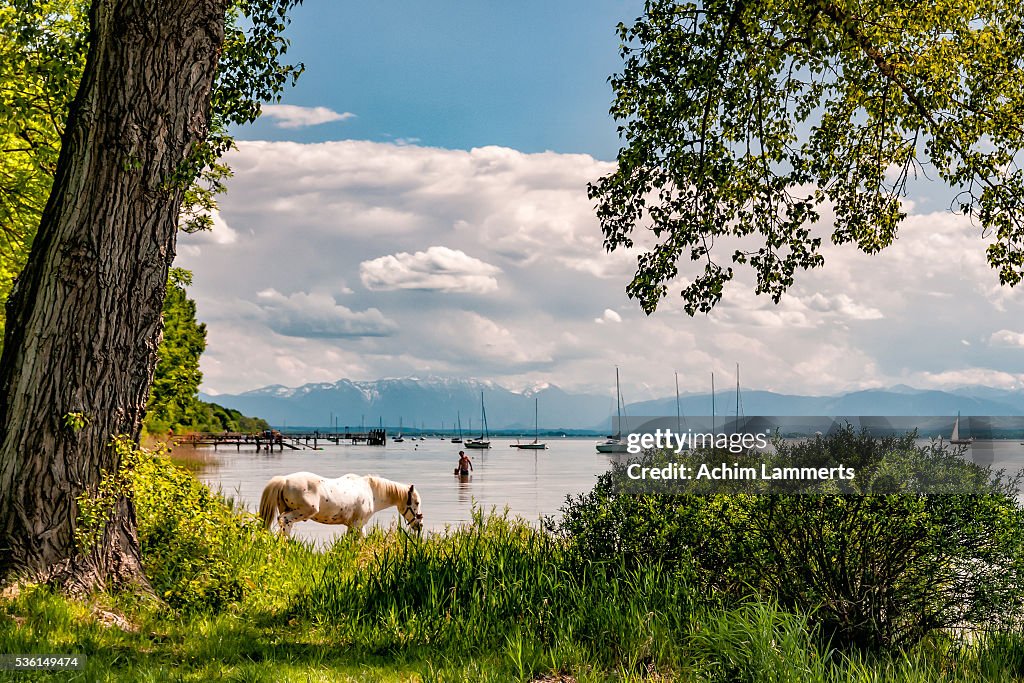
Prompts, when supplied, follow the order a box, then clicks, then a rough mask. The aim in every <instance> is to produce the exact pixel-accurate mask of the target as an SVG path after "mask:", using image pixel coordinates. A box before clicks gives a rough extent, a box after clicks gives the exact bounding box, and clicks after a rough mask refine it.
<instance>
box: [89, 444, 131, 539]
mask: <svg viewBox="0 0 1024 683" xmlns="http://www.w3.org/2000/svg"><path fill="white" fill-rule="evenodd" d="M110 448H112V449H113V450H115V451H117V461H118V462H119V463H120V466H119V467H118V469H117V470H115V471H113V472H104V473H103V476H102V477H101V478H100V482H99V484H98V485H97V486H96V487H95V488H90V489H87V490H85V491H83V492H82V494H81V495H79V496H78V498H76V499H75V503H76V504H77V506H78V519H77V520H76V523H75V545H76V546H78V550H79V552H81V553H87V552H89V551H90V550H92V548H93V547H95V545H96V544H97V543H98V542H99V540H100V539H101V538H102V537H103V534H104V532H105V531H106V528H107V523H108V522H109V520H110V516H111V514H112V513H113V511H114V506H115V505H117V503H118V501H120V500H122V499H123V498H125V497H127V496H129V495H130V494H131V490H132V479H131V478H132V472H133V470H134V469H135V467H136V465H138V462H139V453H138V451H136V449H135V444H134V443H132V441H131V439H129V438H127V437H123V436H122V437H117V438H115V439H114V440H113V442H112V443H111V444H110Z"/></svg>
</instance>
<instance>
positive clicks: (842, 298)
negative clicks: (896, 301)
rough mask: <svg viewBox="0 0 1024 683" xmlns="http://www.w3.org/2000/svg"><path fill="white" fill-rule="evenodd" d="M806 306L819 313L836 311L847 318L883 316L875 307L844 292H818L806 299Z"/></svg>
mask: <svg viewBox="0 0 1024 683" xmlns="http://www.w3.org/2000/svg"><path fill="white" fill-rule="evenodd" d="M807 306H808V307H809V308H811V309H813V310H815V311H819V312H821V313H837V314H839V316H841V317H843V318H846V319H848V320H878V319H880V318H884V317H885V316H884V315H882V312H881V311H880V310H878V309H877V308H874V307H873V306H868V305H866V304H863V303H858V302H856V301H854V300H853V299H851V298H850V297H849V296H847V295H846V294H837V295H835V296H832V297H827V296H825V295H823V294H821V293H820V292H819V293H816V294H815V295H814V296H812V297H811V298H810V299H808V300H807Z"/></svg>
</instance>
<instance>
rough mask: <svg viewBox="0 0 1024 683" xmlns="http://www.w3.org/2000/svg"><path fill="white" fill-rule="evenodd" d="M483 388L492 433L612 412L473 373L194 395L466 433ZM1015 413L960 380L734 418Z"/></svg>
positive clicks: (751, 399)
mask: <svg viewBox="0 0 1024 683" xmlns="http://www.w3.org/2000/svg"><path fill="white" fill-rule="evenodd" d="M481 392H483V395H484V400H485V403H486V410H487V421H488V426H489V428H490V429H491V430H515V431H523V432H527V431H532V429H533V413H534V399H537V401H538V405H539V412H540V427H541V429H547V430H564V431H570V430H581V431H596V432H601V431H603V430H608V429H609V427H610V424H611V423H610V417H612V416H614V415H615V400H614V398H613V397H611V396H602V395H597V394H576V393H569V392H566V391H564V390H562V389H560V388H558V387H556V386H554V385H550V384H543V385H538V386H536V387H533V388H530V389H527V390H525V391H512V390H510V389H507V388H505V387H502V386H500V385H498V384H496V383H494V382H490V381H484V380H476V379H447V378H437V377H428V378H424V379H419V378H414V377H408V378H401V379H380V380H374V381H353V380H348V379H342V380H339V381H337V382H334V383H315V384H304V385H303V386H301V387H295V388H291V387H285V386H282V385H272V386H267V387H263V388H261V389H254V390H252V391H247V392H244V393H241V394H217V395H206V394H200V398H202V399H203V400H207V401H212V402H215V403H218V404H220V405H222V406H225V407H228V408H234V409H236V410H240V411H242V413H244V414H246V415H254V416H259V417H262V418H264V419H266V420H267V421H268V422H270V423H271V424H273V425H275V426H277V427H281V426H288V427H299V426H302V427H315V428H326V427H329V426H331V424H332V419H335V418H336V420H337V425H338V426H339V427H340V428H344V427H352V428H355V427H359V426H360V425H365V426H366V427H374V426H377V425H378V424H381V423H383V424H384V425H386V426H388V427H389V428H391V429H394V428H395V427H397V426H398V425H399V423H400V422H401V424H402V425H403V426H404V428H405V429H406V430H415V429H425V430H426V431H429V432H434V431H438V430H442V431H444V432H446V433H447V432H451V431H453V430H454V429H455V427H456V420H457V419H460V420H461V424H462V430H463V432H465V433H466V434H472V433H474V432H478V431H479V429H480V415H481V410H480V394H481ZM679 403H680V408H681V410H682V413H683V415H710V414H711V411H712V403H711V394H710V392H709V393H704V394H696V393H689V394H685V395H683V396H681V397H680V401H679ZM625 410H626V413H627V414H628V415H629V416H641V415H649V416H655V415H668V416H674V415H675V414H676V399H675V396H670V397H668V398H660V399H654V400H650V401H642V402H637V403H630V404H628V405H627V406H626V408H625ZM715 412H716V413H717V414H718V415H722V416H730V415H735V413H736V395H735V392H734V391H728V392H725V391H722V392H717V393H716V395H715ZM957 413H960V414H962V415H964V416H965V417H966V416H971V415H991V416H1006V415H1024V392H1021V391H1008V390H1002V389H994V388H991V387H983V386H965V387H960V388H957V389H952V390H949V391H937V390H926V389H915V388H913V387H908V386H905V385H897V386H894V387H890V388H888V389H867V390H863V391H854V392H849V393H844V394H839V395H835V396H800V395H792V394H779V393H774V392H771V391H757V390H743V391H742V392H741V393H740V414H741V415H772V416H794V415H835V416H838V415H851V416H853V415H878V416H899V415H905V416H916V415H956V414H957Z"/></svg>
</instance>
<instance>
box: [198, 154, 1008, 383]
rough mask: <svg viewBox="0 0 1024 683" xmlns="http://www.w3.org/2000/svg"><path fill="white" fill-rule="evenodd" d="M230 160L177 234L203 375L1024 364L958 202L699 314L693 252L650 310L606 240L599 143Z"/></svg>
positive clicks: (829, 371) (307, 377) (632, 378)
mask: <svg viewBox="0 0 1024 683" xmlns="http://www.w3.org/2000/svg"><path fill="white" fill-rule="evenodd" d="M227 161H228V163H230V165H231V166H232V168H233V169H234V171H235V177H234V178H232V179H231V180H230V182H229V184H230V187H229V192H228V193H227V194H226V195H225V196H224V197H223V199H222V201H221V206H222V208H221V211H222V216H220V217H219V218H218V221H222V222H223V225H224V226H225V227H227V230H229V231H230V232H226V231H225V232H223V233H218V231H217V229H215V230H214V232H213V233H211V234H209V235H182V236H181V237H180V240H179V242H180V249H179V260H180V264H179V265H182V266H184V267H187V268H191V269H192V270H193V271H194V273H195V285H194V287H193V288H192V290H191V291H192V293H193V295H194V296H195V297H196V299H197V302H198V305H199V316H200V318H201V319H203V320H206V321H207V322H208V323H209V325H210V343H209V347H208V352H207V354H206V355H204V361H203V363H204V365H203V369H204V372H205V377H206V380H205V381H206V382H207V386H208V387H216V388H217V389H219V390H222V391H237V390H244V389H251V388H253V387H255V386H260V385H263V384H270V383H275V382H281V383H286V384H289V383H290V384H301V383H303V382H305V381H331V380H335V379H338V378H339V377H343V376H347V377H352V378H356V379H372V378H376V377H382V376H400V375H422V374H429V373H436V374H444V375H454V376H476V377H482V378H489V379H494V380H496V381H501V382H503V383H507V384H510V385H515V386H526V385H529V384H532V383H536V382H549V383H552V384H556V385H559V386H562V387H566V388H574V389H580V390H583V389H594V388H597V389H598V390H601V391H607V392H609V395H611V392H613V389H609V388H608V387H609V383H610V382H612V381H613V380H614V366H615V365H619V366H620V368H622V376H623V390H624V392H626V394H627V396H628V397H629V398H630V399H631V400H636V399H639V398H642V397H653V396H654V395H660V396H668V395H671V393H672V392H673V390H674V386H673V378H672V372H673V371H675V370H678V371H679V373H680V379H681V381H685V384H684V386H683V390H684V391H706V390H707V389H708V388H709V386H708V384H709V378H708V374H709V372H710V371H711V370H712V369H713V370H715V372H716V374H717V373H719V372H725V373H726V374H730V375H731V373H732V372H733V371H734V367H735V366H734V363H736V362H739V363H740V364H741V366H742V374H743V386H744V388H748V387H749V388H769V389H772V390H776V391H782V392H789V393H800V392H813V393H835V392H837V391H842V390H846V389H856V388H865V387H870V386H891V385H892V384H896V383H899V382H904V383H908V384H915V385H918V386H939V385H940V383H942V382H947V381H948V382H955V383H976V382H974V381H973V380H979V381H982V382H987V381H988V380H991V382H993V383H996V384H998V385H1000V386H1001V385H1003V384H1006V383H1007V382H1013V381H1016V377H1017V374H1016V373H1018V372H1024V358H1020V359H1018V358H1017V356H1018V355H1019V354H1017V351H1016V350H1017V349H1018V348H1021V347H1024V332H1021V333H1017V332H1013V330H1016V329H1020V328H1019V325H1018V323H1019V321H1020V319H1021V317H1022V314H1024V306H1022V304H1021V296H1022V293H1021V292H1019V291H1016V290H1010V289H1008V288H1000V287H998V286H996V285H995V284H994V283H995V282H996V279H995V275H994V273H993V272H992V270H991V269H990V268H989V267H988V265H987V264H986V263H985V256H984V248H985V243H984V241H983V240H981V239H979V237H978V235H977V231H976V229H974V228H973V227H972V226H971V225H970V222H969V221H967V220H965V219H963V218H961V217H957V216H953V215H950V214H946V213H919V214H912V215H911V216H910V217H908V219H907V221H906V223H905V225H904V226H903V228H902V230H901V232H900V239H899V240H898V241H896V242H895V243H894V244H893V245H892V246H891V247H889V248H888V249H886V250H884V251H883V252H882V253H881V254H879V255H876V256H867V255H865V254H862V253H860V252H858V251H857V250H856V249H855V248H852V247H850V246H849V245H847V246H842V247H837V246H834V245H832V244H831V243H829V241H828V240H827V239H826V240H825V241H824V246H823V247H822V250H823V253H824V255H825V257H826V265H825V267H824V268H821V269H815V270H813V271H807V272H798V273H797V274H796V279H797V284H796V285H795V286H794V287H793V289H792V290H791V292H790V293H789V294H787V295H786V296H784V297H783V299H782V302H781V303H780V304H779V305H775V304H773V303H772V302H771V300H770V298H769V297H767V296H755V295H754V293H753V281H752V278H751V277H750V274H749V273H748V272H746V271H745V270H744V269H742V268H740V269H738V270H737V277H736V280H735V281H734V282H732V283H730V284H729V285H727V287H726V291H725V294H724V298H723V301H722V303H721V304H720V305H719V306H718V307H717V308H716V309H715V310H714V311H713V312H712V313H711V314H710V315H697V316H695V317H693V318H691V317H689V316H687V315H685V313H683V311H682V304H681V300H680V299H679V296H678V292H679V290H680V289H681V288H682V286H684V284H685V280H686V278H688V277H693V275H694V273H695V271H694V267H697V268H699V264H689V263H683V264H681V266H680V276H679V278H678V280H677V281H676V282H673V283H671V284H670V287H669V297H668V298H667V299H665V300H664V301H663V302H662V303H661V304H660V306H659V309H658V311H657V312H656V313H655V314H654V315H652V316H642V315H636V313H637V312H638V311H639V307H638V305H637V302H636V301H633V300H629V299H628V298H627V296H626V294H625V291H624V290H625V286H626V284H627V283H628V282H629V280H630V278H631V277H632V276H633V271H634V270H635V267H636V252H635V251H634V252H628V251H627V252H622V251H617V252H615V253H613V254H608V253H606V252H605V251H604V248H603V244H602V234H601V229H600V226H599V225H598V222H597V220H596V218H595V217H594V207H593V202H592V201H591V200H589V199H588V198H587V193H586V186H587V182H588V181H591V180H594V179H596V178H597V177H599V176H601V175H603V174H605V173H607V172H608V171H609V170H611V168H612V165H611V164H608V163H606V162H602V161H599V160H595V159H593V158H591V157H588V156H585V155H569V154H556V153H551V152H547V153H543V154H523V153H521V152H518V151H515V150H510V149H502V148H498V147H482V148H478V149H473V150H468V151H466V150H446V149H434V148H427V147H419V146H416V145H410V144H405V145H399V144H394V143H372V142H366V141H340V142H331V143H320V144H299V143H294V142H246V141H242V142H240V143H239V145H238V150H236V151H233V152H231V153H230V154H229V155H228V157H227ZM829 220H830V218H829V217H828V216H824V217H823V219H822V224H821V226H820V234H821V235H823V236H824V235H826V234H827V233H828V231H829ZM218 226H219V224H218ZM816 229H817V228H816ZM232 235H233V236H232ZM637 237H638V242H639V243H641V244H643V243H644V240H645V239H646V237H643V236H641V235H638V236H637ZM721 246H727V245H724V244H723V245H721ZM214 247H217V248H214ZM716 248H717V247H716ZM726 251H728V250H726ZM723 253H726V252H723ZM357 277H358V278H359V285H356V278H357ZM353 289H355V291H353ZM254 292H262V293H263V294H264V295H263V296H255V295H254V294H253V293H254ZM282 292H284V293H294V294H281V293H282ZM454 293H457V294H461V295H460V296H453V294H454ZM606 311H611V312H613V313H614V314H616V315H618V316H619V318H621V319H622V322H621V324H614V323H615V322H616V321H615V320H614V317H613V316H612V315H611V314H609V313H607V312H606ZM596 314H597V317H596V318H595V315H596ZM597 320H601V321H603V322H601V323H600V325H601V326H600V327H595V325H596V324H598V323H597V322H596V321H597ZM968 331H969V332H970V335H969V336H967V339H969V340H971V341H978V340H981V343H974V344H973V345H971V346H967V345H964V344H963V343H962V341H961V339H962V338H964V337H965V336H966V333H967V332H968ZM286 335H291V336H286ZM986 340H987V342H988V343H987V344H986V343H984V342H985V341H986ZM985 354H987V355H985ZM207 358H208V359H209V360H207ZM964 368H967V370H964ZM1001 373H1005V375H1004V374H1001ZM967 380H971V381H967ZM638 387H649V389H638ZM659 387H660V389H659Z"/></svg>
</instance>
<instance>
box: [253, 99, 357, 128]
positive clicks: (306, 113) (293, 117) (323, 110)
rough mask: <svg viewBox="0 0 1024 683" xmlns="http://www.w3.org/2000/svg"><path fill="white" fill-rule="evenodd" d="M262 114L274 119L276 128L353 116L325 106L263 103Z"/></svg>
mask: <svg viewBox="0 0 1024 683" xmlns="http://www.w3.org/2000/svg"><path fill="white" fill-rule="evenodd" d="M262 109H263V116H265V117H267V118H268V119H272V120H273V121H274V125H276V126H277V127H278V128H305V127H307V126H319V125H320V124H323V123H332V122H334V121H346V120H348V119H351V118H355V114H353V113H352V112H347V111H346V112H343V113H341V114H339V113H338V112H336V111H334V110H332V109H328V108H327V107H299V106H296V105H294V104H264V105H263V107H262Z"/></svg>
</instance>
